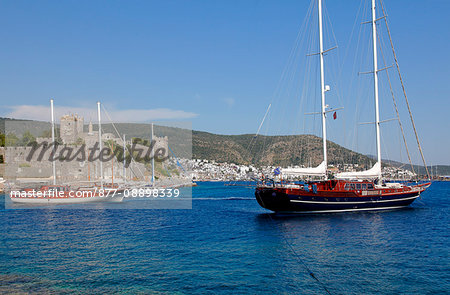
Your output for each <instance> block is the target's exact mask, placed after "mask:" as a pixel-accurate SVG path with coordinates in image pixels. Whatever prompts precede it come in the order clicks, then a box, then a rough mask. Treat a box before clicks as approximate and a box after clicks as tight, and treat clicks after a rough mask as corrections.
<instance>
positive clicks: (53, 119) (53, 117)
mask: <svg viewBox="0 0 450 295" xmlns="http://www.w3.org/2000/svg"><path fill="white" fill-rule="evenodd" d="M50 112H51V114H52V144H53V155H55V154H56V142H55V115H54V110H53V99H50ZM53 158H54V156H53ZM52 171H53V185H56V161H55V159H53V161H52Z"/></svg>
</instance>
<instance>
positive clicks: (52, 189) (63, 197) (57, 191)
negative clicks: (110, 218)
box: [9, 185, 123, 204]
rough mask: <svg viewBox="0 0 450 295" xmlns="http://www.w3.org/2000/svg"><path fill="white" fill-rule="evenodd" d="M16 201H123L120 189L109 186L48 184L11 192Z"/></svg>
mask: <svg viewBox="0 0 450 295" xmlns="http://www.w3.org/2000/svg"><path fill="white" fill-rule="evenodd" d="M9 196H10V198H11V201H12V202H14V203H27V204H79V203H92V202H122V201H123V193H122V192H121V191H120V190H116V189H108V188H104V189H101V188H98V187H93V188H83V189H71V188H70V187H69V186H64V185H46V186H42V187H41V188H40V189H37V190H36V189H24V190H20V191H11V192H10V193H9Z"/></svg>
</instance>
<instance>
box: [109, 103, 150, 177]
mask: <svg viewBox="0 0 450 295" xmlns="http://www.w3.org/2000/svg"><path fill="white" fill-rule="evenodd" d="M102 108H103V111H104V112H105V114H106V116H107V117H108V119H109V121H110V122H111V125H112V126H113V128H114V130H115V131H116V133H117V136H118V137H119V138H120V140H122V142H123V144H124V145H125V147H126V149H127V150H128V153H129V154H130V157H131V161H133V162H134V163H135V164H136V161H135V160H134V159H133V154H132V152H131V150H130V148H129V147H128V146H127V144H126V142H125V141H124V140H123V138H122V137H121V136H120V133H119V131H118V130H117V128H116V125H115V124H114V122H113V120H112V119H111V116H110V115H109V113H108V111H107V110H106V108H105V106H104V105H103V104H102ZM124 157H125V155H124ZM136 168H137V169H138V170H139V172H140V173H141V175H142V177H145V176H144V174H143V173H142V171H141V169H140V168H139V167H138V166H136ZM130 169H131V171H132V172H133V174H134V175H136V173H134V171H133V168H131V166H130Z"/></svg>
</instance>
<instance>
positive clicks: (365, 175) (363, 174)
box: [335, 162, 381, 179]
mask: <svg viewBox="0 0 450 295" xmlns="http://www.w3.org/2000/svg"><path fill="white" fill-rule="evenodd" d="M380 175H381V164H380V162H376V163H375V165H373V167H372V168H370V169H369V170H365V171H357V172H342V173H338V174H336V175H335V178H337V179H372V178H377V177H379V176H380Z"/></svg>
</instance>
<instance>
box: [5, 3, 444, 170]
mask: <svg viewBox="0 0 450 295" xmlns="http://www.w3.org/2000/svg"><path fill="white" fill-rule="evenodd" d="M364 1H366V0H364ZM384 2H387V3H385V5H386V7H387V9H388V19H389V23H390V28H391V31H392V35H393V39H394V42H395V47H396V50H397V55H398V57H399V62H400V67H401V70H402V73H403V75H404V81H405V84H406V87H407V93H408V97H409V99H410V103H411V106H412V111H413V113H414V115H415V119H416V125H417V128H418V132H419V135H420V138H421V141H422V144H423V148H424V152H425V155H426V157H427V159H428V162H429V163H431V164H434V165H435V164H450V153H449V152H448V150H449V148H450V136H449V134H450V131H449V130H450V119H449V117H450V116H449V112H450V108H449V106H450V102H449V101H450V100H449V98H450V97H449V93H450V83H449V82H448V78H449V77H450V73H449V72H450V55H449V54H448V52H449V51H450V41H449V40H450V32H449V28H450V20H449V18H448V11H449V10H450V1H447V0H430V1H415V0H395V1H388V0H385V1H384ZM360 3H361V1H359V0H358V1H357V0H354V1H353V0H346V1H338V0H326V1H325V6H326V9H327V15H328V16H329V18H330V23H331V24H332V28H333V32H334V33H335V36H336V40H337V43H338V45H339V47H340V49H343V48H345V45H346V42H347V41H348V40H350V34H351V32H352V29H353V26H354V23H355V15H356V14H357V12H358V9H359V7H360ZM309 5H310V1H306V0H305V1H298V0H296V1H294V0H292V1H291V0H283V1H274V0H245V1H244V0H240V1H236V0H227V1H218V0H210V1H206V0H203V1H200V0H196V1H194V0H192V1H188V0H184V1H178V0H172V1H20V0H14V1H3V0H2V1H0V26H1V28H2V29H1V30H0V40H1V41H2V42H1V44H2V46H0V63H1V67H0V89H1V98H0V105H1V108H0V116H8V117H16V118H31V119H42V120H45V116H44V115H43V114H46V107H47V106H48V102H49V99H50V98H54V99H55V105H56V106H57V107H58V108H59V110H60V111H64V112H65V111H66V110H67V111H68V110H69V109H73V110H74V112H79V113H82V114H86V116H94V115H90V112H89V110H91V109H93V110H94V114H95V107H96V102H97V101H99V100H100V101H102V103H103V104H104V105H105V107H106V108H107V109H108V110H110V111H111V113H112V114H113V115H114V117H115V118H117V120H118V121H151V120H161V119H170V120H189V121H191V122H192V126H193V129H194V130H202V131H208V132H213V133H220V134H242V133H255V132H256V130H257V129H258V126H259V125H260V122H261V119H262V117H263V116H264V113H265V111H266V109H267V106H268V104H269V103H271V102H272V103H274V104H275V103H276V101H274V92H275V90H276V88H277V86H278V85H279V81H280V77H281V76H282V72H283V69H284V68H285V66H286V62H287V60H288V57H289V54H290V52H291V49H292V47H293V45H294V43H295V39H296V36H297V34H298V32H299V29H300V27H301V25H302V22H303V20H304V18H305V15H306V14H307V10H308V7H309ZM330 45H331V44H330ZM358 70H361V69H358ZM349 75H350V74H349ZM355 75H356V73H355ZM344 88H345V87H344ZM344 103H347V104H348V102H347V101H345V99H344ZM348 112H350V111H348ZM88 113H89V114H88ZM342 116H344V117H350V116H353V114H352V113H346V112H342V113H340V114H339V118H342ZM91 119H92V120H94V119H95V117H94V118H85V121H86V120H91ZM336 129H338V128H336ZM342 138H343V136H342V134H340V132H339V130H335V132H334V136H333V137H332V138H331V139H332V140H334V141H336V142H338V143H340V144H343V145H346V146H349V147H351V148H353V146H351V145H350V144H349V143H348V142H346V141H345V140H342ZM368 152H370V151H368ZM368 152H367V153H368Z"/></svg>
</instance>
